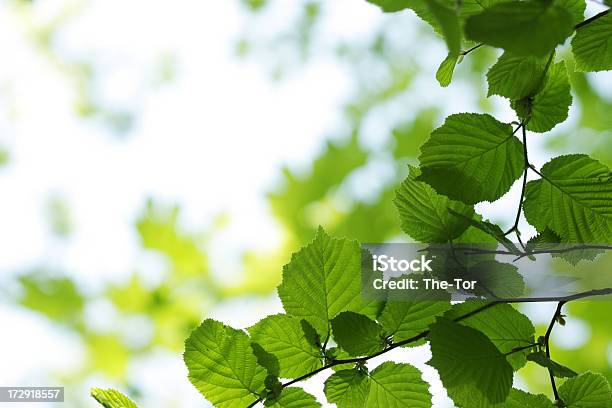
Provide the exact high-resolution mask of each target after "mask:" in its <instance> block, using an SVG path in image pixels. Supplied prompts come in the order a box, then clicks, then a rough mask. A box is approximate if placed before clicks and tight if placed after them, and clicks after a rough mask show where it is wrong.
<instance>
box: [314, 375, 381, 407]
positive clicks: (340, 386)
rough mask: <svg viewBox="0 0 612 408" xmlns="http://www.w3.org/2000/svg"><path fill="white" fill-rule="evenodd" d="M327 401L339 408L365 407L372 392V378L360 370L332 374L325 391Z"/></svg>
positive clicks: (326, 383)
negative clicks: (369, 393)
mask: <svg viewBox="0 0 612 408" xmlns="http://www.w3.org/2000/svg"><path fill="white" fill-rule="evenodd" d="M323 391H324V392H325V396H326V397H327V401H328V402H329V403H330V404H336V406H337V407H338V408H353V407H363V406H364V404H365V402H366V400H367V398H368V392H369V391H370V378H369V377H368V375H367V374H365V373H363V372H362V371H360V370H354V369H353V370H342V371H338V372H336V373H334V374H332V375H331V376H330V377H329V378H328V379H327V381H325V387H324V389H323Z"/></svg>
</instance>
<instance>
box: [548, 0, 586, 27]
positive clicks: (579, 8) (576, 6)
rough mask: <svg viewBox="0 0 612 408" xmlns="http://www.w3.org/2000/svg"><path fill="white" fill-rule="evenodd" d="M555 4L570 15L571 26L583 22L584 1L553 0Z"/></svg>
mask: <svg viewBox="0 0 612 408" xmlns="http://www.w3.org/2000/svg"><path fill="white" fill-rule="evenodd" d="M555 4H557V5H558V6H560V7H563V8H564V9H566V10H567V11H569V13H570V14H571V15H572V24H574V25H576V24H578V23H579V22H581V21H582V20H584V11H585V10H586V1H585V0H555Z"/></svg>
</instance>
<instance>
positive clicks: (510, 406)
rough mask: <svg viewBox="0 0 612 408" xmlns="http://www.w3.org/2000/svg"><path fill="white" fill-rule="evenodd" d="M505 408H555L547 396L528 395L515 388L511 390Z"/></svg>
mask: <svg viewBox="0 0 612 408" xmlns="http://www.w3.org/2000/svg"><path fill="white" fill-rule="evenodd" d="M504 408H554V405H553V403H552V402H551V400H549V399H548V397H546V396H545V395H542V394H538V395H533V394H528V393H526V392H524V391H520V390H517V389H515V388H513V389H512V390H510V395H508V399H507V400H506V402H505V404H504Z"/></svg>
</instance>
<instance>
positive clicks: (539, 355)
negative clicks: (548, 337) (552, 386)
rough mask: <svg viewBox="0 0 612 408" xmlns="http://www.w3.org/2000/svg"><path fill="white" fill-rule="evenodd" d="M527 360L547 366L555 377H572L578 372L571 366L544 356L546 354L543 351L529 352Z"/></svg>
mask: <svg viewBox="0 0 612 408" xmlns="http://www.w3.org/2000/svg"><path fill="white" fill-rule="evenodd" d="M527 360H529V361H533V362H534V363H536V364H538V365H540V366H542V367H544V368H548V369H549V370H550V371H551V372H552V374H553V375H554V376H555V377H557V378H572V377H575V376H577V375H578V373H577V372H575V371H574V370H572V369H571V368H568V367H566V366H564V365H562V364H559V363H557V362H556V361H553V360H551V359H550V358H548V357H546V354H545V353H544V352H543V351H536V352H535V353H531V354H529V355H528V356H527Z"/></svg>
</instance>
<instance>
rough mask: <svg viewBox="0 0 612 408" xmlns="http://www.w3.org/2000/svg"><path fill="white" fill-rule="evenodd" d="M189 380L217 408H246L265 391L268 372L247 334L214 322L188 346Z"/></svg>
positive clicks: (206, 323)
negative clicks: (254, 350)
mask: <svg viewBox="0 0 612 408" xmlns="http://www.w3.org/2000/svg"><path fill="white" fill-rule="evenodd" d="M183 359H184V361H185V364H186V365H187V368H188V370H189V380H190V381H191V383H192V384H193V385H194V386H195V387H196V388H197V389H198V391H200V392H201V393H202V395H204V397H205V398H206V399H207V400H208V401H210V402H211V403H212V404H214V405H215V406H217V407H221V408H225V407H227V408H234V407H244V406H247V405H249V404H250V403H252V402H253V400H254V399H256V398H257V397H258V393H259V392H260V391H262V389H263V388H264V380H265V378H266V370H265V369H264V368H263V367H261V366H260V365H259V364H258V363H257V360H256V357H255V355H254V354H253V351H252V349H251V341H250V339H249V337H248V336H247V335H246V333H245V332H243V331H242V330H236V329H234V328H232V327H229V326H226V325H224V324H222V323H219V322H217V321H215V320H212V319H207V320H204V322H202V324H201V325H200V326H199V327H198V328H197V329H195V330H194V331H193V332H192V333H191V335H190V336H189V338H188V339H187V340H186V342H185V354H184V355H183Z"/></svg>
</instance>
